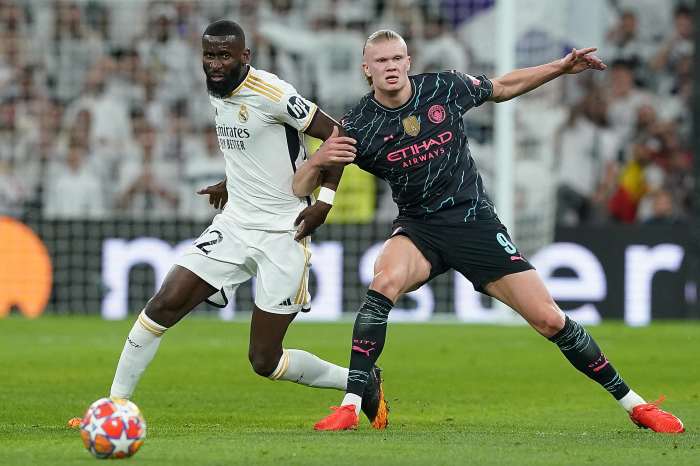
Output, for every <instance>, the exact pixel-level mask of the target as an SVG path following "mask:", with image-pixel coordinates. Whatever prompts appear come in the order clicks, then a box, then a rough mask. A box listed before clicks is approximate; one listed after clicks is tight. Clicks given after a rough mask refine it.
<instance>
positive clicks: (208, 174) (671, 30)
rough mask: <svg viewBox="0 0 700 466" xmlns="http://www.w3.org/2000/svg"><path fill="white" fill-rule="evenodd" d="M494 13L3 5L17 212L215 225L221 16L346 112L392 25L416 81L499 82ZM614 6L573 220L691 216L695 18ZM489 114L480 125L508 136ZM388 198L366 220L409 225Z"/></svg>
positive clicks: (567, 202)
mask: <svg viewBox="0 0 700 466" xmlns="http://www.w3.org/2000/svg"><path fill="white" fill-rule="evenodd" d="M494 3H495V2H494V0H260V1H257V0H238V1H231V2H221V1H206V0H203V1H190V0H186V1H185V0H183V1H167V2H165V1H155V2H146V1H137V0H131V1H118V0H84V1H66V0H57V1H52V2H48V1H44V0H0V215H3V214H4V215H13V216H25V215H32V214H38V215H41V216H43V217H44V218H106V217H108V218H113V217H119V218H133V219H144V218H155V219H166V218H174V217H179V218H187V219H195V220H206V219H208V218H210V217H211V216H213V214H214V212H213V211H212V210H211V208H210V207H209V205H208V203H207V202H206V200H205V199H202V198H201V197H198V196H197V195H196V194H195V191H196V190H197V189H199V188H202V187H204V186H206V185H208V184H213V183H215V182H217V181H219V180H220V179H221V178H222V176H223V172H224V168H223V158H222V157H221V155H220V153H219V149H218V141H217V138H216V134H215V132H214V131H213V124H212V117H213V114H212V110H211V108H210V104H209V101H208V98H207V94H206V88H205V83H204V75H203V72H202V69H201V65H200V63H201V61H200V44H201V42H200V38H201V32H202V30H203V29H204V27H205V26H206V25H207V24H208V23H209V22H210V21H212V20H214V19H218V18H222V17H226V18H231V19H235V20H236V21H238V22H239V23H240V24H241V25H242V26H243V27H244V29H245V30H246V33H247V41H248V46H249V47H250V48H251V50H252V62H253V65H254V66H255V67H257V68H262V69H265V70H268V71H271V72H274V73H276V74H278V75H279V76H280V77H282V78H283V79H285V80H286V81H289V82H291V83H293V84H294V85H295V86H296V87H297V89H298V90H299V92H301V93H302V94H304V95H305V96H307V97H309V98H311V99H313V100H315V101H316V102H318V103H319V104H320V105H321V106H322V107H323V108H324V109H326V110H327V111H328V112H329V113H331V114H332V115H333V116H335V117H340V116H341V115H342V114H343V113H344V111H345V110H347V108H348V107H349V106H350V105H351V104H352V103H353V102H355V101H356V100H357V99H358V98H359V97H361V96H362V95H364V94H365V93H366V92H367V91H368V88H367V84H366V83H365V81H364V79H363V77H362V75H361V73H360V71H359V70H360V64H361V60H362V57H361V50H362V46H363V44H364V39H365V38H366V36H367V34H368V33H369V32H372V31H373V30H375V29H378V28H380V27H381V28H392V29H396V30H397V31H399V32H400V33H402V34H403V35H404V36H405V38H406V39H407V42H408V44H409V50H410V53H411V55H412V73H420V72H425V71H437V70H443V69H458V70H464V71H467V72H471V73H473V74H481V73H487V74H492V73H493V70H494V69H495V68H494V67H495V65H494V62H493V56H492V55H489V54H486V53H485V52H484V50H485V49H483V48H481V47H477V46H475V44H474V41H473V40H472V39H473V38H474V34H475V33H474V30H475V27H474V24H476V21H475V18H479V17H483V16H485V15H487V14H492V13H493V7H494ZM602 3H603V4H604V8H605V17H606V18H609V22H610V26H609V31H608V32H607V34H606V36H605V43H604V44H599V46H600V50H601V53H600V55H601V56H602V58H604V59H605V60H606V61H607V62H608V63H609V64H610V65H611V69H610V71H609V72H607V73H599V74H598V75H597V76H593V75H592V74H589V75H586V76H582V77H581V78H579V79H576V80H575V84H574V86H575V89H574V90H573V91H572V90H571V89H566V88H564V89H563V90H562V95H561V97H560V98H559V99H558V101H560V102H561V103H562V104H561V105H563V106H564V110H565V114H566V115H565V117H564V118H562V119H561V121H560V122H558V124H557V127H556V131H554V133H553V134H554V137H551V138H549V139H548V144H550V145H553V149H552V150H553V151H554V154H555V157H554V163H553V164H552V166H546V167H543V170H547V171H548V173H551V174H552V176H555V177H556V180H557V189H556V195H557V209H556V218H557V222H558V223H560V224H564V225H578V224H585V223H600V222H610V221H619V222H628V223H630V222H647V223H677V222H682V221H684V219H685V218H686V217H687V214H688V212H689V210H688V209H689V203H690V193H691V190H692V183H693V179H692V176H691V173H692V169H691V167H692V156H691V154H690V152H689V142H690V141H689V137H690V122H691V114H690V107H689V105H690V92H691V88H692V82H691V81H692V76H691V73H692V68H693V67H692V60H693V41H692V37H693V24H692V10H691V9H690V7H689V6H687V5H686V4H683V3H680V2H673V1H667V2H666V1H665V2H654V1H646V0H637V1H624V0H616V1H613V0H610V1H603V2H602ZM660 9H667V10H668V12H667V17H668V20H669V24H668V27H664V26H663V24H662V23H661V24H660V26H661V27H649V28H642V27H640V24H645V22H647V23H649V24H655V25H656V26H659V23H660V22H659V21H654V20H653V18H654V15H658V10H660ZM650 15H651V17H652V21H651V22H650V21H649V16H650ZM490 24H491V25H492V24H493V22H491V23H490ZM491 27H492V26H491ZM476 45H478V44H476ZM563 45H566V44H562V47H560V48H559V49H558V50H557V52H558V53H560V54H559V55H555V56H561V55H563V53H564V50H565V48H564V46H563ZM586 45H587V44H586ZM550 59H551V57H550ZM486 115H489V117H488V118H487V119H484V118H481V119H478V118H477V121H476V122H474V124H473V126H474V127H478V128H482V129H483V128H484V127H489V126H491V125H492V119H491V118H490V113H486ZM482 133H483V135H485V136H480V137H479V138H477V139H479V140H478V144H480V145H483V146H484V147H485V149H484V154H489V150H488V146H489V145H490V144H491V142H490V132H489V131H485V132H482ZM476 143H477V141H475V144H476ZM475 155H476V156H477V158H478V157H479V154H478V153H477V154H475ZM516 156H517V154H516ZM349 185H352V182H350V183H349ZM358 191H359V192H361V193H364V194H365V195H367V193H370V195H372V196H375V190H374V189H372V190H366V189H365V190H363V189H361V188H360V189H359V190H358ZM376 193H377V194H376V198H373V199H371V200H370V202H369V204H368V205H369V207H368V209H370V212H369V215H364V216H360V218H364V219H366V220H367V221H371V220H373V219H379V220H386V219H390V217H391V215H393V212H392V209H391V199H390V197H389V196H388V193H387V190H386V187H385V186H381V185H380V186H378V189H377V190H376ZM358 204H362V203H358ZM362 205H365V204H362Z"/></svg>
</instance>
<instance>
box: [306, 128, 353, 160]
mask: <svg viewBox="0 0 700 466" xmlns="http://www.w3.org/2000/svg"><path fill="white" fill-rule="evenodd" d="M356 143H357V141H355V140H354V139H353V138H350V137H347V136H339V132H338V127H337V126H334V127H333V131H332V132H331V135H330V137H329V138H328V139H326V141H325V142H324V143H323V144H321V147H320V148H319V149H318V150H317V151H316V153H315V154H314V156H313V158H312V160H313V161H314V162H315V163H316V164H318V165H320V166H321V167H324V168H325V167H329V166H333V165H347V164H349V163H352V162H353V161H354V160H355V154H356V153H357V149H355V144H356Z"/></svg>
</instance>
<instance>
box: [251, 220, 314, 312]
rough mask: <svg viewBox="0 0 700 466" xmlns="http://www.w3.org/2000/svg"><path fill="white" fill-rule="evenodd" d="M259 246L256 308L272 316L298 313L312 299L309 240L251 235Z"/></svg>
mask: <svg viewBox="0 0 700 466" xmlns="http://www.w3.org/2000/svg"><path fill="white" fill-rule="evenodd" d="M251 235H253V236H254V237H255V238H254V239H255V244H256V245H257V246H256V247H257V249H258V253H257V254H256V255H255V257H254V260H255V263H256V270H257V280H256V283H255V305H256V306H257V307H258V308H260V309H261V310H263V311H267V312H268V313H271V314H295V313H297V312H299V311H301V310H302V308H304V307H305V306H308V302H309V299H310V296H309V292H308V286H309V268H310V264H311V262H310V261H311V249H310V244H309V239H308V238H304V239H303V240H301V241H294V232H293V231H289V232H265V231H258V232H252V233H251Z"/></svg>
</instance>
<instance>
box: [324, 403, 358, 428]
mask: <svg viewBox="0 0 700 466" xmlns="http://www.w3.org/2000/svg"><path fill="white" fill-rule="evenodd" d="M331 409H332V410H333V413H331V414H329V415H328V416H326V417H324V418H323V419H321V420H320V421H318V422H317V423H316V424H315V425H314V430H350V429H357V423H358V418H357V414H355V405H344V406H331Z"/></svg>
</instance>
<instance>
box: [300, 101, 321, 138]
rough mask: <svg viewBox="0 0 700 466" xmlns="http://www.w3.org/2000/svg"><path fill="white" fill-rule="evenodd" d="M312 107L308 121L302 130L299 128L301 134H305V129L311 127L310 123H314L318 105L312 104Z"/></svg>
mask: <svg viewBox="0 0 700 466" xmlns="http://www.w3.org/2000/svg"><path fill="white" fill-rule="evenodd" d="M312 105H313V107H311V111H310V112H309V119H308V120H306V124H305V125H304V127H303V128H301V132H302V133H305V132H306V130H307V128H308V127H309V126H310V125H311V122H312V121H314V116H315V115H316V110H318V105H316V104H314V103H313V102H312Z"/></svg>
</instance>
